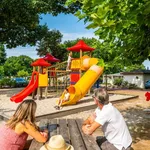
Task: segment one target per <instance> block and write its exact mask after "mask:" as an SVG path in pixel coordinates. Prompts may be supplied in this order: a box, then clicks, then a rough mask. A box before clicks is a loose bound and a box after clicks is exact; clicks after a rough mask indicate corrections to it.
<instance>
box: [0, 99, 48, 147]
mask: <svg viewBox="0 0 150 150" xmlns="http://www.w3.org/2000/svg"><path fill="white" fill-rule="evenodd" d="M36 107H37V106H36V103H35V101H33V100H25V101H23V102H22V103H21V104H20V105H19V106H18V107H17V109H16V111H15V113H14V115H13V116H12V117H11V118H10V119H9V120H8V122H7V123H6V124H5V125H4V126H1V128H0V148H1V149H2V150H9V149H11V150H23V149H24V146H25V144H26V141H27V137H28V135H30V136H32V137H33V138H35V139H36V140H37V141H38V142H42V143H45V142H46V141H47V139H48V131H44V132H40V131H39V130H38V127H37V126H36V125H35V112H36Z"/></svg>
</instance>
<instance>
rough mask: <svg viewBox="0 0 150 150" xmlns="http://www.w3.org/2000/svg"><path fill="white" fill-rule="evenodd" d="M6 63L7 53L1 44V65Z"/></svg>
mask: <svg viewBox="0 0 150 150" xmlns="http://www.w3.org/2000/svg"><path fill="white" fill-rule="evenodd" d="M5 61H6V52H5V48H4V45H2V44H0V65H3V64H4V63H5Z"/></svg>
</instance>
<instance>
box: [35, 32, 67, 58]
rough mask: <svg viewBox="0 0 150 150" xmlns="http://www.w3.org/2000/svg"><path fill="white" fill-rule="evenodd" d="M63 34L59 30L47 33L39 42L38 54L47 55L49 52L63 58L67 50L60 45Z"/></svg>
mask: <svg viewBox="0 0 150 150" xmlns="http://www.w3.org/2000/svg"><path fill="white" fill-rule="evenodd" d="M62 36H63V35H62V34H61V33H60V32H59V31H58V30H51V31H48V33H47V35H46V36H45V37H44V38H42V40H41V41H40V42H38V44H37V49H36V50H37V54H38V55H39V56H45V55H46V54H47V53H51V54H52V55H53V56H54V57H56V58H58V59H60V60H63V57H62V56H63V55H64V53H65V52H66V50H65V49H64V48H63V47H61V46H60V44H61V39H62Z"/></svg>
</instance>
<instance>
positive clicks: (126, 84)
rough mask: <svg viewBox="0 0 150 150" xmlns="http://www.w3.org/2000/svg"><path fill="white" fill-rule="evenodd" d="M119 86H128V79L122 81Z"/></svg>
mask: <svg viewBox="0 0 150 150" xmlns="http://www.w3.org/2000/svg"><path fill="white" fill-rule="evenodd" d="M121 86H122V87H124V88H128V86H129V83H128V81H123V82H122V84H121Z"/></svg>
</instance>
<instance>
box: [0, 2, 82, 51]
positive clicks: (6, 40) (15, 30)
mask: <svg viewBox="0 0 150 150" xmlns="http://www.w3.org/2000/svg"><path fill="white" fill-rule="evenodd" d="M65 2H66V0H40V1H39V0H11V1H10V0H1V1H0V42H1V43H3V44H6V46H7V47H8V48H12V47H17V46H19V45H22V46H25V45H26V44H29V45H31V46H32V45H35V43H36V42H37V41H38V40H41V38H43V37H44V35H46V33H47V30H48V29H47V26H46V25H39V19H40V14H42V13H45V14H46V13H50V14H52V15H58V14H59V13H74V12H75V11H77V10H78V9H79V8H80V4H79V3H78V2H76V3H73V4H72V5H70V6H69V7H66V6H65Z"/></svg>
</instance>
